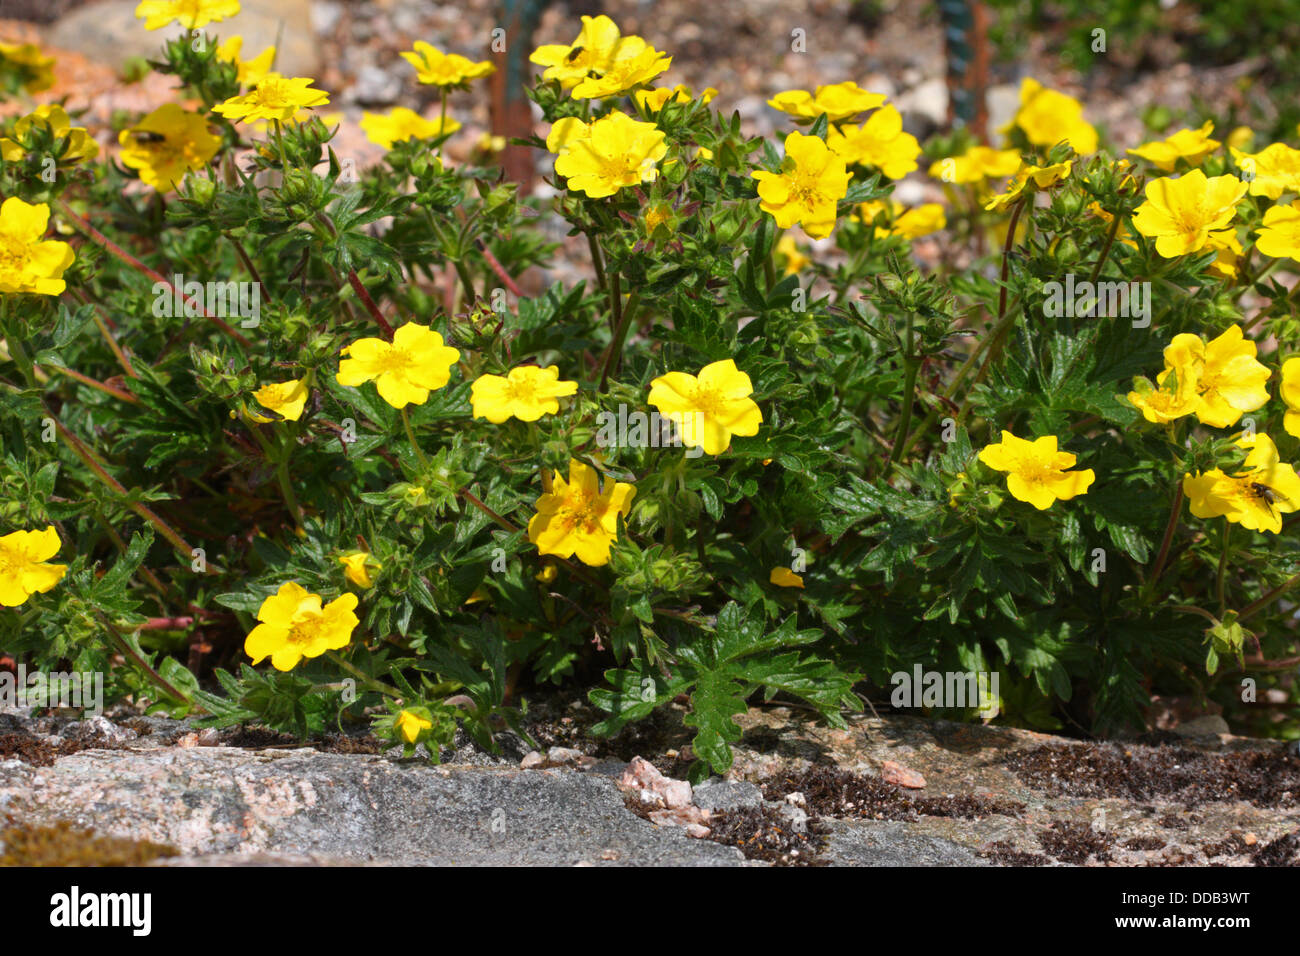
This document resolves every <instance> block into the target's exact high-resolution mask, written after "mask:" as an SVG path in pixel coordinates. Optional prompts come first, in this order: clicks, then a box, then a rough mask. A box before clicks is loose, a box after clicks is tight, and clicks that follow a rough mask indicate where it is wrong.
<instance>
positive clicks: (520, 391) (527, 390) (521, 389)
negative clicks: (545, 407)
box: [506, 379, 537, 405]
mask: <svg viewBox="0 0 1300 956" xmlns="http://www.w3.org/2000/svg"><path fill="white" fill-rule="evenodd" d="M506 398H508V399H509V400H510V401H512V402H520V403H521V404H524V405H532V404H536V402H537V387H536V386H535V385H534V384H533V383H532V382H530V381H528V380H526V379H525V380H519V379H515V380H512V381H511V382H510V383H509V384H508V385H507V386H506Z"/></svg>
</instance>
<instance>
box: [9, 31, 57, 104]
mask: <svg viewBox="0 0 1300 956" xmlns="http://www.w3.org/2000/svg"><path fill="white" fill-rule="evenodd" d="M0 62H3V63H4V64H6V65H8V66H10V67H17V70H16V71H15V72H17V73H18V74H19V76H20V77H21V80H20V82H21V83H22V87H23V89H24V90H26V91H27V92H28V93H39V92H41V91H42V90H48V89H49V88H50V87H51V86H53V85H54V57H52V56H46V55H45V54H44V53H42V52H41V48H40V47H38V46H36V45H35V44H33V43H0Z"/></svg>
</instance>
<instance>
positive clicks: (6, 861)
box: [0, 817, 180, 866]
mask: <svg viewBox="0 0 1300 956" xmlns="http://www.w3.org/2000/svg"><path fill="white" fill-rule="evenodd" d="M0 844H2V845H3V852H0V866H143V865H145V864H146V863H151V862H153V861H154V860H158V859H162V858H164V857H170V856H179V855H180V851H179V850H177V849H176V848H175V847H170V846H165V845H163V844H160V843H150V842H149V841H147V840H128V839H123V838H122V837H111V836H97V835H96V834H95V831H94V830H93V829H87V828H83V827H78V826H77V825H75V824H73V823H69V822H68V821H66V820H59V821H57V822H55V823H53V824H51V825H48V826H32V825H30V824H25V823H18V822H16V821H15V820H14V818H13V817H7V818H6V821H5V827H4V829H3V830H0Z"/></svg>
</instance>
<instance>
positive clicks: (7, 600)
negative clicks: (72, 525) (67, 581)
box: [0, 525, 68, 607]
mask: <svg viewBox="0 0 1300 956" xmlns="http://www.w3.org/2000/svg"><path fill="white" fill-rule="evenodd" d="M62 546H63V543H62V542H61V541H59V533H58V532H57V531H55V530H54V525H50V526H49V527H48V528H46V529H45V530H44V531H14V532H12V533H11V534H7V535H5V536H4V537H2V538H0V605H4V606H5V607H17V606H18V605H19V604H22V603H23V602H24V601H26V600H27V599H28V598H29V597H31V596H32V595H33V594H43V593H45V592H46V591H48V590H50V589H51V588H52V587H54V585H56V584H58V583H59V582H60V581H62V580H63V575H64V574H65V573H67V570H68V566H67V565H66V564H47V563H46V562H47V561H49V560H50V558H52V557H54V556H55V555H56V554H58V553H59V548H61V547H62Z"/></svg>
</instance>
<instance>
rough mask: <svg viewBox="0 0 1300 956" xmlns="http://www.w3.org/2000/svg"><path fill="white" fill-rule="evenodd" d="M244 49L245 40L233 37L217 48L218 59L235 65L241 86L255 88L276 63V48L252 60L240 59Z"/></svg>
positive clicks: (271, 48) (269, 48)
mask: <svg viewBox="0 0 1300 956" xmlns="http://www.w3.org/2000/svg"><path fill="white" fill-rule="evenodd" d="M243 48H244V38H243V37H241V36H238V35H236V36H233V37H231V38H230V39H229V40H227V41H226V42H225V43H223V44H221V45H220V46H218V47H217V58H218V59H221V60H225V61H226V62H227V63H233V64H235V69H236V71H237V73H236V79H238V80H239V84H240V85H241V86H255V85H256V84H258V83H260V82H262V79H263V77H265V76H266V75H267V74H268V73H270V72H271V65H272V64H273V63H274V62H275V47H273V46H269V47H267V48H266V49H265V50H263V51H262V52H261V53H259V54H257V56H255V57H253V58H252V59H251V60H244V59H241V58H240V56H239V54H240V51H242V50H243Z"/></svg>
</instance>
